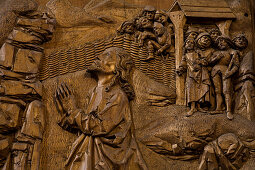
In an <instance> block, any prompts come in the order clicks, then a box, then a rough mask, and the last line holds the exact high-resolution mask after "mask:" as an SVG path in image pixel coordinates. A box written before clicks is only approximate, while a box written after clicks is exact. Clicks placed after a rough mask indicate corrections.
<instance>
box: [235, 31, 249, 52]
mask: <svg viewBox="0 0 255 170" xmlns="http://www.w3.org/2000/svg"><path fill="white" fill-rule="evenodd" d="M232 41H233V43H234V45H235V47H236V48H237V49H240V50H243V49H246V48H247V46H248V40H247V38H246V37H245V35H244V34H239V35H237V36H236V37H235V38H233V40H232Z"/></svg>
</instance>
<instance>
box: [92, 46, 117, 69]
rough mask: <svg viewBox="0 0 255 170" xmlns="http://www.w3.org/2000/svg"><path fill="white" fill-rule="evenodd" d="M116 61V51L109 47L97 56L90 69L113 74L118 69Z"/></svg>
mask: <svg viewBox="0 0 255 170" xmlns="http://www.w3.org/2000/svg"><path fill="white" fill-rule="evenodd" d="M116 63H117V57H116V52H115V50H113V49H112V48H109V49H107V50H105V51H104V52H103V53H102V54H101V55H99V56H98V57H97V59H96V60H95V61H94V63H93V64H92V65H91V66H90V67H89V68H88V71H90V72H101V73H106V74H113V73H114V72H115V69H116Z"/></svg>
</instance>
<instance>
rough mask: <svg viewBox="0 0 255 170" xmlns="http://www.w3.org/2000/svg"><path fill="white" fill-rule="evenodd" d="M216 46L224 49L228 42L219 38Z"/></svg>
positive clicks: (227, 46) (226, 47)
mask: <svg viewBox="0 0 255 170" xmlns="http://www.w3.org/2000/svg"><path fill="white" fill-rule="evenodd" d="M218 47H219V49H220V50H226V49H228V48H229V45H228V42H227V41H226V40H225V39H220V40H219V41H218Z"/></svg>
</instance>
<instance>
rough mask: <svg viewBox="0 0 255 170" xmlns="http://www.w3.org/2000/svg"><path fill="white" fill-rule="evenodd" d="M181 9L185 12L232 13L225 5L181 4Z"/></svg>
mask: <svg viewBox="0 0 255 170" xmlns="http://www.w3.org/2000/svg"><path fill="white" fill-rule="evenodd" d="M182 9H183V10H184V11H187V12H213V13H216V12H219V13H222V12H226V13H232V11H231V9H230V8H226V7H217V8H216V7H194V6H184V5H182Z"/></svg>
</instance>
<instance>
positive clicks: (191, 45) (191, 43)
mask: <svg viewBox="0 0 255 170" xmlns="http://www.w3.org/2000/svg"><path fill="white" fill-rule="evenodd" d="M194 47H195V41H194V40H187V41H186V43H185V48H186V49H187V50H193V49H194Z"/></svg>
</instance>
